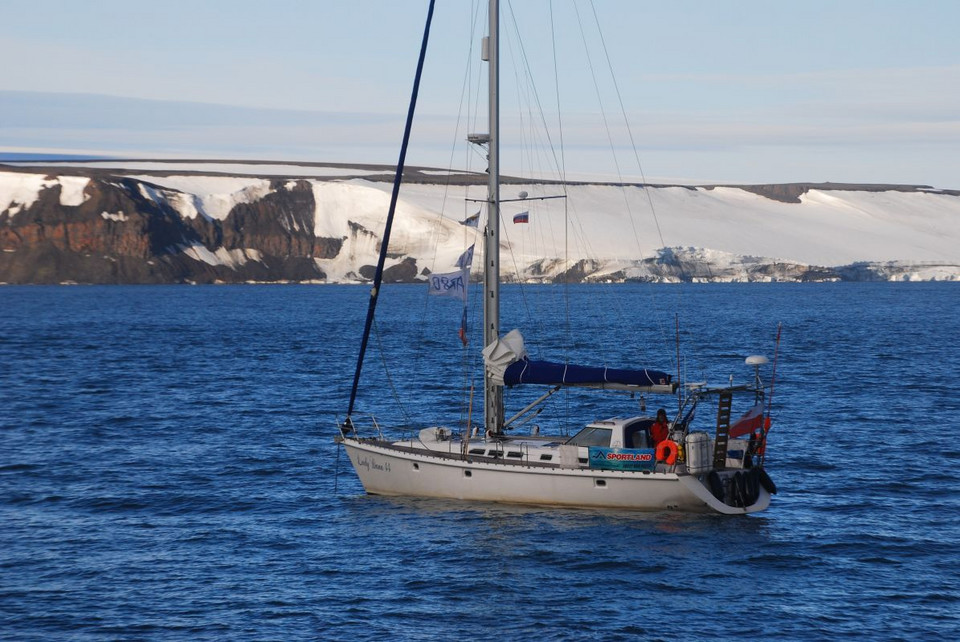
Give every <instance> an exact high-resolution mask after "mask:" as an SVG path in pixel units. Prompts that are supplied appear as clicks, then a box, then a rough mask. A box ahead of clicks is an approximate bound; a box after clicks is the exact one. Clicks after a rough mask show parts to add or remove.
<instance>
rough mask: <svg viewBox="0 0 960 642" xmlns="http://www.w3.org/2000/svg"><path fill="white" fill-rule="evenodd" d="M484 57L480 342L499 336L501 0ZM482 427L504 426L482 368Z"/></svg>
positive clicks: (493, 6) (493, 10)
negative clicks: (486, 137) (486, 117)
mask: <svg viewBox="0 0 960 642" xmlns="http://www.w3.org/2000/svg"><path fill="white" fill-rule="evenodd" d="M489 14H490V34H489V36H488V39H487V52H486V53H487V57H488V64H489V74H490V87H489V109H490V147H489V157H488V161H489V168H488V170H487V172H488V173H489V177H488V180H489V182H488V189H487V227H486V229H485V230H484V245H483V275H484V276H483V345H484V346H488V345H490V344H491V343H493V342H494V341H496V340H497V339H499V338H500V104H499V101H500V98H499V94H500V15H499V14H500V2H499V0H490V7H489ZM484 379H485V383H484V395H483V396H484V428H486V430H487V431H490V432H494V433H496V432H500V430H501V429H502V427H503V388H502V387H501V386H498V385H496V384H494V383H493V382H492V381H491V379H490V375H489V374H488V373H486V372H484Z"/></svg>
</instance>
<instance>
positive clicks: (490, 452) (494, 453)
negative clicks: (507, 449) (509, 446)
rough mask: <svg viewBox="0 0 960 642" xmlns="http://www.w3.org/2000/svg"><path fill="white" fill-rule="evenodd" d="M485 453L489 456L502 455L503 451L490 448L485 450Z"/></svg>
mask: <svg viewBox="0 0 960 642" xmlns="http://www.w3.org/2000/svg"><path fill="white" fill-rule="evenodd" d="M487 455H489V456H490V457H502V456H503V453H502V452H500V451H499V450H491V451H489V452H487Z"/></svg>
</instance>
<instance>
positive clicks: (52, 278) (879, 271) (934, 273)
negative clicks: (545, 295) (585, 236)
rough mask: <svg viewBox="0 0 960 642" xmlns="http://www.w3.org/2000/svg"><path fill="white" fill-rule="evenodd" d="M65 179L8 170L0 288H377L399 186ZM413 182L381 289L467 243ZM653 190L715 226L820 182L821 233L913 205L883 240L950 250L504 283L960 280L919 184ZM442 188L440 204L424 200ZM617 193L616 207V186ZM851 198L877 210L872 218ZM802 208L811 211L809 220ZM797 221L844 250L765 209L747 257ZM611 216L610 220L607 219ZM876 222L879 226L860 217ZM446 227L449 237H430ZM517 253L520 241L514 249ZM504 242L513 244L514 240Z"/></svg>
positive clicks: (947, 222)
mask: <svg viewBox="0 0 960 642" xmlns="http://www.w3.org/2000/svg"><path fill="white" fill-rule="evenodd" d="M69 170H70V171H69V172H63V173H57V171H58V170H54V169H51V168H44V169H42V170H40V169H36V170H30V169H25V168H14V167H5V168H2V169H0V283H9V284H32V283H36V284H53V283H94V284H109V283H134V284H136V283H216V282H222V283H242V282H250V281H254V282H314V281H318V282H352V283H356V282H364V281H370V280H371V279H373V275H374V264H375V263H376V261H377V254H378V252H379V248H380V240H381V236H380V234H381V233H380V230H379V226H380V225H382V215H383V213H384V212H385V211H386V203H387V202H388V200H389V197H388V191H389V190H384V189H381V188H382V187H383V186H384V185H386V184H387V183H385V182H383V181H385V180H386V175H387V173H382V175H381V174H376V175H373V174H371V173H370V172H369V171H368V172H367V174H366V175H363V176H361V175H360V174H357V175H355V176H350V177H349V178H351V179H352V180H342V178H341V180H332V179H319V180H318V179H310V178H283V179H274V180H267V179H262V178H257V177H256V176H253V175H245V176H244V177H242V178H238V177H236V176H232V175H229V176H228V175H223V174H216V173H214V172H211V173H198V172H194V173H193V174H191V173H190V172H189V171H187V172H182V173H178V174H172V173H170V172H167V173H164V172H162V171H155V172H154V173H152V174H146V175H136V176H131V175H128V174H125V173H123V172H114V171H113V170H105V169H93V168H88V167H81V168H75V167H71V168H69ZM41 171H42V172H51V173H41ZM356 171H358V172H359V171H361V170H359V169H357V170H356ZM434 173H435V172H434ZM411 178H412V180H411V181H410V182H411V183H413V184H417V183H419V184H420V185H422V186H426V188H425V189H421V190H420V192H419V197H418V198H420V199H421V200H420V201H417V200H416V198H417V197H416V196H415V197H414V198H413V199H412V200H408V201H407V202H406V203H405V204H402V206H403V207H405V208H406V209H405V212H404V215H403V217H402V218H403V219H404V221H405V223H404V226H403V228H402V229H399V230H398V229H397V228H396V227H395V229H394V239H393V242H392V244H391V254H390V255H389V257H388V262H387V268H386V271H385V273H384V279H385V281H387V282H413V281H417V280H423V279H424V278H425V275H426V274H429V270H428V269H427V268H426V267H424V266H425V265H430V266H433V265H440V266H441V267H440V268H439V269H438V271H444V267H443V266H444V265H447V263H449V265H450V267H449V268H447V269H453V265H454V261H455V260H456V257H457V256H459V255H460V254H461V253H462V252H463V248H464V246H465V245H466V243H468V242H465V236H464V228H463V227H462V226H460V225H459V224H458V223H457V221H458V220H460V218H461V217H460V216H458V217H457V218H452V217H450V216H449V214H447V215H446V216H443V217H438V215H437V209H436V208H437V205H436V203H438V202H441V199H439V198H437V196H438V195H443V199H444V200H445V199H446V195H445V194H446V192H445V189H446V188H445V187H444V185H443V184H442V183H441V182H440V181H439V179H437V178H436V176H434V175H433V174H431V173H430V172H428V171H426V170H424V171H421V172H419V173H417V174H416V175H414V176H412V177H411ZM360 179H362V180H360ZM463 180H465V181H467V183H463V184H469V182H470V181H474V182H476V180H477V176H473V175H470V176H467V177H466V178H464V179H463ZM358 181H359V183H358ZM524 185H525V184H524ZM651 187H653V188H656V189H662V191H663V194H662V195H661V196H662V197H664V198H673V199H675V200H674V201H673V202H674V204H675V206H676V207H678V208H681V209H682V208H684V207H688V208H691V211H692V212H694V214H693V215H692V216H691V220H692V221H694V223H695V224H697V225H704V224H706V225H710V224H711V223H710V220H709V219H708V218H707V217H706V215H705V214H703V212H705V211H708V210H709V211H711V212H712V211H713V210H714V209H715V208H724V207H726V208H727V210H726V215H730V214H731V213H735V212H736V208H742V207H746V206H748V205H749V206H753V207H755V208H756V207H758V206H757V204H756V200H757V198H756V196H750V198H753V199H754V200H753V201H750V200H749V199H747V198H744V194H746V193H750V194H752V195H758V196H760V197H762V198H763V199H768V200H765V201H763V202H764V203H769V202H776V203H777V204H778V206H779V207H781V208H792V207H797V208H798V209H799V208H801V207H805V206H802V205H800V202H801V197H804V198H806V195H807V194H808V193H809V192H810V191H811V190H813V189H815V188H816V189H818V190H819V192H818V193H819V196H818V197H817V198H816V199H814V200H815V201H816V207H819V208H820V209H814V210H812V211H813V212H814V215H817V216H819V217H820V218H819V219H818V220H819V221H820V223H819V225H823V220H825V218H824V212H827V214H828V215H829V216H833V215H834V212H836V215H837V216H840V217H843V216H846V217H847V218H845V219H843V220H844V221H845V224H846V222H850V221H852V222H853V223H856V224H857V225H859V226H860V228H856V227H854V228H851V229H861V230H862V232H861V235H862V234H863V233H873V228H872V227H871V226H873V225H874V222H876V225H883V224H885V223H886V222H889V221H890V220H899V213H900V211H902V210H903V208H910V207H914V206H915V203H916V204H919V205H917V207H920V208H921V211H920V214H916V215H915V217H914V218H915V220H916V221H917V223H916V224H915V225H916V226H917V227H916V229H919V230H920V232H918V233H913V232H914V231H915V229H914V228H910V227H909V224H906V223H898V225H899V226H898V227H895V228H890V229H894V230H895V232H893V233H892V232H889V231H888V232H887V237H890V238H892V239H893V241H891V245H894V244H896V243H897V242H898V241H899V239H900V236H896V234H900V233H911V234H913V237H915V243H914V244H915V245H916V244H917V243H923V244H924V246H923V247H924V248H927V247H928V246H930V247H934V249H933V250H930V255H931V256H933V257H937V255H938V253H939V254H940V255H942V256H941V257H940V258H939V259H938V260H933V261H929V262H925V263H920V262H917V261H916V260H913V261H899V262H898V261H883V262H863V261H861V262H857V263H851V264H849V265H841V266H817V265H808V264H804V263H800V262H796V261H784V260H777V259H771V258H765V257H754V256H744V255H741V254H736V253H732V252H729V251H720V250H717V249H708V248H704V247H668V248H660V249H658V250H656V251H655V254H654V255H653V256H649V255H648V256H647V257H646V258H636V259H631V258H629V257H630V254H631V252H630V251H629V250H624V251H620V250H618V251H617V252H616V253H615V254H616V255H617V256H621V257H623V256H626V258H619V259H612V258H609V256H610V254H611V253H610V252H608V253H607V254H608V257H607V258H597V257H592V258H583V257H572V258H571V259H569V260H564V259H561V258H558V255H559V254H561V253H562V252H561V251H560V250H554V253H555V254H556V255H555V256H552V257H550V256H548V257H547V258H542V259H541V258H535V257H534V256H532V255H523V256H521V257H520V258H519V259H518V257H517V255H514V256H513V260H512V261H508V262H507V263H506V264H504V265H502V266H501V268H502V270H503V271H504V272H503V276H504V277H505V278H506V279H519V280H525V281H535V282H590V281H594V282H610V281H613V282H616V281H653V282H704V281H832V280H849V281H865V280H874V281H890V280H960V265H958V264H957V261H954V260H952V257H953V254H952V253H951V252H945V251H943V249H942V247H941V248H940V249H939V250H937V249H936V247H939V246H943V245H944V243H943V242H941V241H942V240H943V238H944V237H945V238H946V239H947V241H949V240H950V239H951V238H954V237H955V236H956V231H955V230H956V228H955V220H956V218H955V211H956V209H957V207H956V205H955V201H956V199H957V198H958V197H960V194H957V193H952V192H951V193H947V192H944V191H943V190H939V191H937V194H936V195H933V194H931V193H930V188H922V187H914V188H911V187H909V186H848V187H847V189H848V191H847V193H848V194H863V193H867V192H870V193H879V194H880V198H881V200H880V201H873V200H864V199H863V198H861V199H860V200H859V201H857V200H856V199H855V198H853V197H850V198H847V199H846V200H844V199H843V198H841V197H837V198H834V197H833V196H830V195H829V194H842V193H843V189H844V187H843V186H833V185H827V186H824V185H820V186H813V185H808V184H795V185H766V186H740V187H737V188H735V189H734V188H731V187H729V186H728V187H725V188H722V189H720V188H716V187H701V188H692V187H688V188H685V189H680V190H678V189H677V188H676V187H673V188H671V187H670V186H662V187H661V188H657V187H656V186H651ZM433 188H435V194H434V193H433V192H430V190H431V189H433ZM580 190H581V197H582V198H583V200H582V201H581V206H583V205H584V204H587V205H590V204H593V207H594V208H595V210H594V216H595V217H597V216H603V215H605V213H606V212H607V209H608V208H607V206H606V205H604V203H606V202H608V201H609V200H610V198H609V196H610V194H608V193H607V192H610V193H614V192H612V191H611V190H619V187H618V186H605V185H590V184H585V185H583V186H581V187H580ZM605 190H606V191H605ZM414 192H415V190H414ZM895 192H896V193H907V194H910V196H909V197H906V198H910V199H914V200H909V201H905V200H902V198H901V200H897V201H896V209H893V206H889V205H888V204H887V201H890V199H891V198H893V197H890V196H888V195H889V194H892V193H895ZM431 194H433V195H431ZM641 194H642V192H641ZM671 195H672V196H671ZM615 196H616V197H617V198H616V199H615V200H619V198H620V196H621V194H620V192H619V191H617V192H616V193H615ZM570 198H572V196H571V197H570ZM605 198H606V199H607V201H604V199H605ZM638 198H639V197H638ZM851 198H853V200H851ZM937 199H939V200H937ZM705 200H706V201H708V205H706V206H705V205H704V204H703V203H704V201H705ZM834 201H836V203H837V204H836V205H834V204H833V203H834ZM596 203H600V205H595V204H596ZM851 203H853V205H851ZM857 203H861V204H862V203H866V204H868V205H869V206H870V207H875V208H879V209H877V211H873V212H871V211H870V210H869V208H868V207H866V206H862V207H861V206H857V205H856V204H857ZM425 204H426V205H425ZM731 204H732V205H731ZM440 207H442V205H441V206H440ZM731 207H733V208H734V209H731ZM704 208H707V209H704ZM825 208H826V209H825ZM829 208H833V209H829ZM884 208H886V209H884ZM922 208H927V210H923V209H922ZM938 208H939V209H938ZM806 211H811V210H801V212H806ZM850 212H853V213H854V214H853V215H851V214H850ZM891 212H893V214H891ZM928 212H932V213H933V214H928ZM806 216H807V217H809V216H810V215H806ZM789 217H793V220H799V221H800V226H799V227H797V226H794V227H793V228H792V229H793V233H794V234H796V233H798V230H799V231H803V230H804V226H806V228H807V229H812V230H813V231H814V232H813V233H812V234H807V235H806V238H808V239H809V240H812V241H813V242H816V243H823V242H824V239H826V240H827V241H832V240H834V239H832V238H831V236H830V234H829V233H823V232H821V231H820V229H819V228H818V227H817V226H816V225H813V224H810V223H809V222H808V218H806V217H805V216H804V215H803V214H802V213H801V214H794V213H793V212H792V211H787V210H784V209H764V208H763V207H760V209H757V210H756V211H755V212H753V214H752V217H751V218H750V220H751V221H752V222H751V223H750V224H749V225H750V227H749V229H748V228H747V227H743V226H742V227H741V228H736V230H737V231H738V232H742V231H748V232H751V233H757V230H761V231H762V233H757V234H758V235H755V236H754V237H751V238H752V242H751V247H753V246H756V247H766V246H768V245H769V241H770V239H771V238H774V237H781V238H782V237H784V236H785V234H784V232H783V228H781V227H778V226H777V225H788V224H789V223H790V221H791V219H790V218H789ZM774 218H777V219H778V221H779V223H777V225H768V224H767V220H772V219H774ZM604 220H606V221H608V223H609V222H612V219H610V218H607V219H604ZM724 220H726V219H724ZM866 220H869V224H866V223H863V221H866ZM591 225H593V228H592V229H589V230H586V231H587V232H589V233H591V234H601V235H602V232H603V231H604V229H603V228H605V227H606V226H607V223H604V222H598V221H597V220H592V219H591ZM924 226H925V227H924ZM531 227H533V226H532V225H531ZM610 227H611V229H612V228H613V225H610ZM375 228H376V229H375ZM439 228H443V229H440V232H435V230H437V229H439ZM711 229H713V230H719V231H721V232H725V231H726V227H723V228H721V227H717V226H716V225H715V224H714V225H713V227H712V228H711ZM838 229H840V230H841V231H843V232H844V234H843V238H844V239H846V238H848V237H849V238H850V239H851V240H850V241H848V242H849V243H856V242H857V238H858V237H857V234H852V233H850V232H848V231H847V230H846V228H844V227H842V226H841V227H840V228H838ZM764 230H765V231H764ZM398 232H399V234H398ZM763 234H766V235H767V236H763ZM434 235H436V238H434ZM516 235H519V230H517V231H516V234H515V236H516ZM874 236H876V235H874ZM398 237H399V238H398ZM887 237H883V238H887ZM530 239H531V240H530V241H528V246H530V245H537V247H536V249H537V250H541V252H538V253H539V254H541V255H544V254H547V255H549V254H550V252H551V251H550V250H549V249H548V250H546V251H542V250H544V248H543V247H540V246H539V243H541V242H542V239H535V237H532V236H531V237H530ZM534 239H535V240H534ZM916 239H920V240H919V241H917V240H916ZM501 240H502V242H503V239H501ZM469 242H473V241H469ZM617 242H618V239H617V238H616V237H611V236H608V237H607V243H608V244H609V243H617ZM701 242H702V243H706V244H710V245H713V244H714V243H720V242H721V241H719V240H717V239H714V238H713V237H712V236H710V237H707V238H706V240H705V241H704V240H702V241H701ZM937 243H939V246H938V245H937ZM522 245H523V244H522V243H521V242H515V246H514V247H513V248H511V252H512V249H515V247H521V246H522ZM505 247H511V246H509V243H508V242H505ZM624 247H625V246H624ZM781 247H782V246H781ZM951 247H953V246H951ZM438 248H439V249H440V250H441V251H442V252H445V253H446V254H445V256H446V258H444V259H443V260H439V261H438V260H437V250H438ZM561 249H562V248H561ZM741 251H742V250H741ZM926 254H927V250H926V249H925V250H924V255H926ZM787 255H789V254H786V253H785V254H784V256H787ZM447 258H449V259H450V260H449V261H447V260H446V259H447ZM475 265H476V262H475ZM514 271H516V273H515V274H514V273H513V272H514Z"/></svg>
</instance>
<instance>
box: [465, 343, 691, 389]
mask: <svg viewBox="0 0 960 642" xmlns="http://www.w3.org/2000/svg"><path fill="white" fill-rule="evenodd" d="M483 357H484V362H485V363H486V366H487V372H488V373H489V374H490V377H491V378H492V379H493V380H494V382H495V383H497V384H499V385H505V386H515V385H518V384H523V383H533V384H543V385H549V386H580V387H587V388H610V389H619V390H648V391H651V392H664V393H672V392H674V391H675V390H676V385H675V384H673V383H672V382H671V376H670V375H669V374H667V373H666V372H661V371H659V370H649V369H645V368H644V369H635V370H634V369H624V368H606V367H596V366H580V365H574V364H567V363H554V362H551V361H533V360H531V359H530V358H529V357H528V356H527V351H526V348H525V347H524V344H523V336H522V335H521V334H520V332H519V331H518V330H511V331H510V332H509V333H507V334H506V335H504V336H503V337H501V338H500V339H498V340H497V341H495V342H493V343H491V344H490V345H489V346H487V347H486V348H485V349H484V351H483Z"/></svg>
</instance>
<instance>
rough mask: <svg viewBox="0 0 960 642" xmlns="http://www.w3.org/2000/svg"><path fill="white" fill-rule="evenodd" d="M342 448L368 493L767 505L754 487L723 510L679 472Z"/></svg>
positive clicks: (360, 445)
mask: <svg viewBox="0 0 960 642" xmlns="http://www.w3.org/2000/svg"><path fill="white" fill-rule="evenodd" d="M343 445H344V447H345V448H346V450H347V454H348V455H349V457H350V461H351V462H352V463H353V467H354V469H355V470H356V471H357V475H358V476H359V477H360V481H361V483H362V484H363V487H364V490H366V492H367V493H370V494H372V495H393V496H414V497H437V498H446V499H460V500H473V501H488V502H505V503H515V504H540V505H553V506H576V507H595V508H621V509H633V510H649V511H661V510H677V511H684V512H695V513H723V514H734V515H735V514H745V513H753V512H758V511H762V510H764V509H765V508H767V506H768V505H769V504H770V494H769V493H768V492H767V491H766V490H765V489H763V488H761V489H760V495H759V498H758V499H757V501H756V502H755V503H754V504H753V505H752V506H749V507H747V508H739V507H734V506H728V505H726V504H724V503H723V502H720V501H718V500H717V499H716V498H715V497H714V496H713V495H712V494H711V493H710V491H709V489H707V488H706V487H705V486H704V485H703V483H702V482H701V481H700V480H699V479H698V478H697V477H695V476H693V475H688V474H684V473H680V474H678V473H672V472H647V473H642V472H637V471H617V470H595V469H589V468H561V467H559V466H530V465H524V464H523V463H519V462H503V463H500V462H492V461H477V460H476V459H472V460H470V459H460V458H455V457H450V456H443V455H442V454H436V453H432V452H430V451H429V450H423V451H422V452H410V451H407V450H400V449H397V448H395V447H392V446H391V445H390V444H389V443H387V442H378V441H373V440H359V439H356V438H352V437H346V438H344V439H343Z"/></svg>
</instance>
